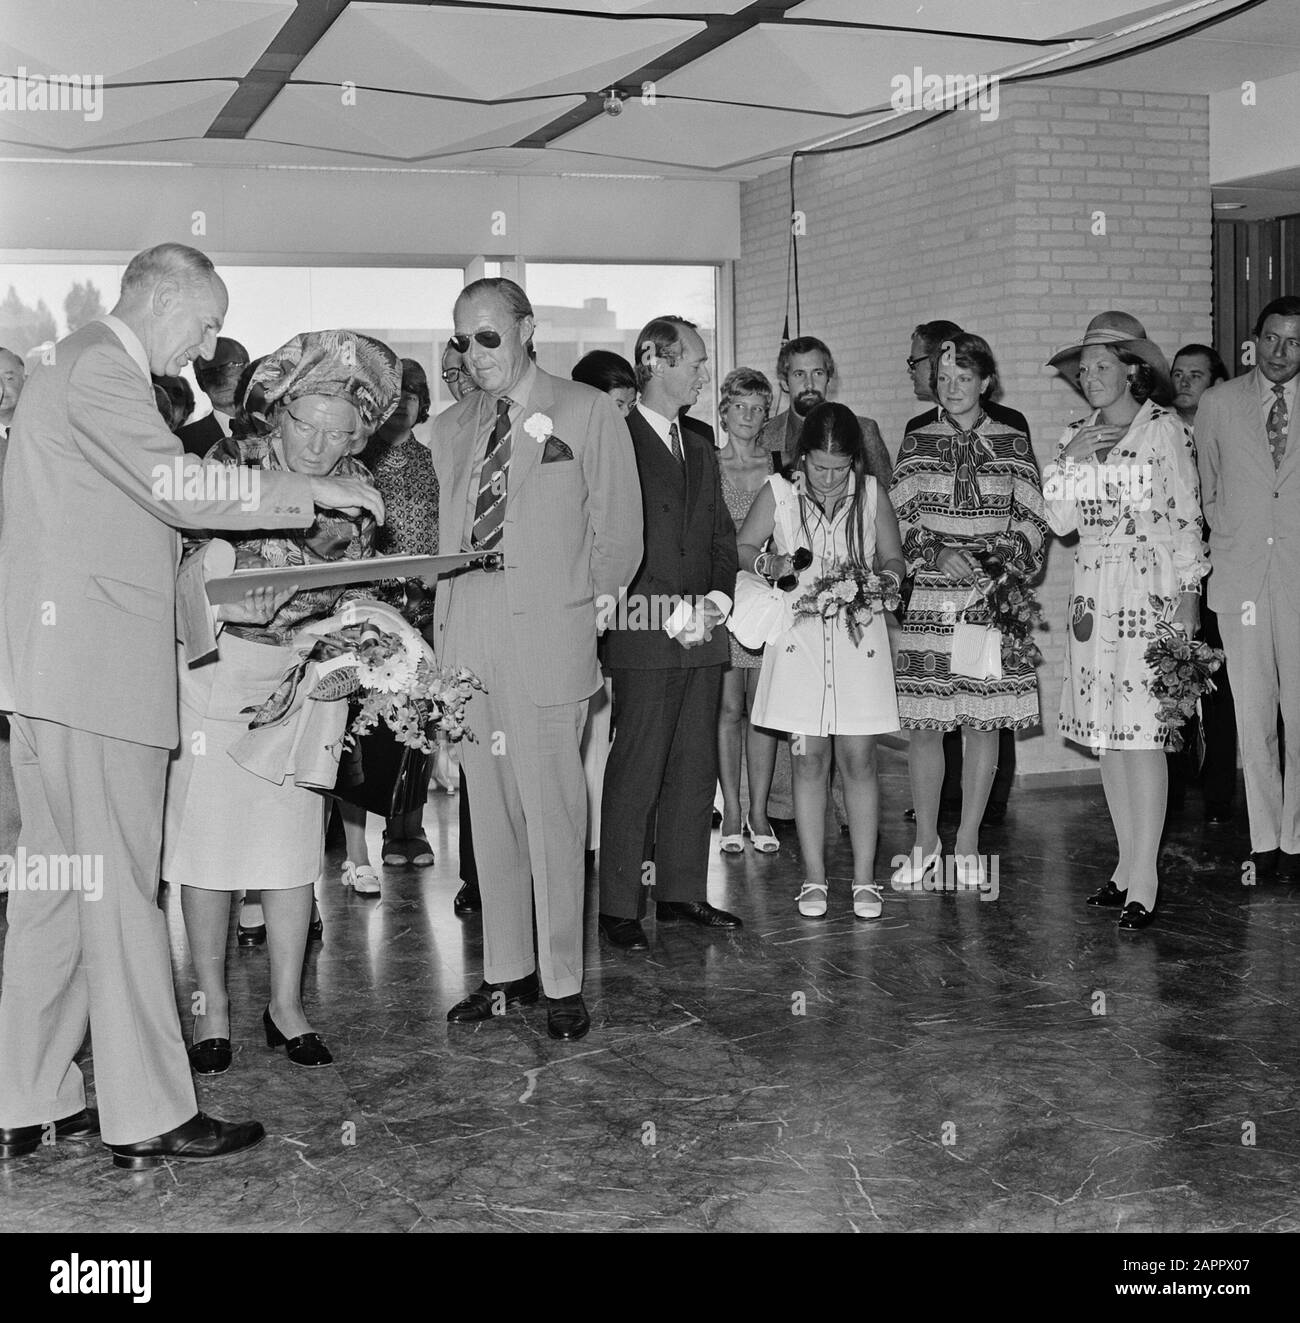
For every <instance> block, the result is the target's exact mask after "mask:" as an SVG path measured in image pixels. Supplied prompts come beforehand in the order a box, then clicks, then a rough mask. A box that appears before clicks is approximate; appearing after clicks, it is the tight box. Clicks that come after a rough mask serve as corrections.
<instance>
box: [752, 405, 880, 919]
mask: <svg viewBox="0 0 1300 1323" xmlns="http://www.w3.org/2000/svg"><path fill="white" fill-rule="evenodd" d="M793 477H794V480H793V481H792V480H790V479H787V478H784V477H782V476H781V475H780V474H775V473H774V474H773V475H772V476H771V477H770V478H768V479H767V482H766V483H765V484H764V486H763V489H762V490H761V491H760V492H759V494H758V495H757V496H756V497H755V498H754V503H753V505H752V506H751V507H750V510H749V514H748V515H746V516H745V523H744V526H743V527H742V528H741V531H740V533H739V535H738V536H737V538H736V541H737V543H738V555H739V561H740V564H741V565H742V566H743V567H745V568H747V569H748V568H753V570H754V572H755V573H757V574H766V575H767V576H768V577H769V578H773V579H778V580H779V579H781V578H783V577H784V576H786V575H788V574H793V573H795V572H796V571H795V570H794V553H795V552H796V551H797V550H799V549H800V548H805V549H806V550H808V551H810V552H811V553H812V555H811V558H810V560H809V563H808V564H807V565H806V566H805V568H804V569H802V570H801V571H798V576H799V577H798V583H797V585H796V587H795V589H794V592H795V594H797V595H800V596H801V595H802V594H803V593H805V592H807V591H808V589H809V587H810V586H811V585H812V583H813V582H814V581H815V580H816V579H818V578H820V577H821V576H823V575H825V574H827V573H829V572H830V571H831V567H832V566H833V565H836V564H840V565H843V564H845V563H849V562H851V563H852V564H853V565H854V566H855V567H856V568H857V569H858V570H865V571H869V572H870V571H873V570H874V571H876V572H878V573H879V574H880V575H881V576H882V578H883V577H886V576H892V580H893V586H894V587H895V588H897V586H898V585H899V584H900V583H901V581H902V576H903V557H902V548H901V547H900V546H899V541H898V525H897V523H896V521H895V519H894V512H893V510H892V508H891V507H890V504H889V501H888V499H887V497H886V496H885V495H884V494H883V493H881V491H880V488H879V484H878V483H877V482H876V479H875V478H873V477H871V476H870V474H868V472H867V447H866V440H865V438H864V437H863V434H862V427H861V425H860V424H859V423H858V420H857V418H855V417H854V415H853V411H852V410H851V409H849V408H847V407H846V406H845V405H843V404H819V405H818V406H817V407H816V408H814V409H813V410H811V412H810V413H809V414H808V417H807V419H806V420H805V422H804V425H803V430H802V431H801V432H800V434H799V440H798V444H797V449H796V451H795V459H794V464H793ZM768 538H772V539H773V544H774V547H775V550H774V551H773V552H771V553H768V554H765V555H760V554H759V553H760V549H761V548H762V547H763V546H765V545H766V543H767V540H768ZM801 563H802V562H801ZM796 600H797V597H796ZM751 720H752V721H754V722H755V723H756V724H757V725H760V726H765V727H767V728H768V729H770V730H783V731H788V732H790V762H791V765H792V767H793V769H794V809H795V821H796V823H797V825H798V831H799V849H800V853H801V854H802V855H803V864H804V868H805V870H806V875H805V881H804V884H803V886H802V888H801V889H800V891H799V895H798V896H797V897H796V898H795V900H796V904H797V905H798V908H799V913H800V914H803V915H805V916H806V917H808V918H821V917H822V916H823V915H825V913H826V902H827V895H828V889H827V881H826V859H825V834H826V791H827V785H826V783H827V779H828V774H829V772H830V765H831V755H832V750H833V752H834V757H835V761H836V765H837V766H838V767H839V771H840V776H841V777H842V778H843V781H844V800H845V805H846V807H847V809H848V818H849V836H850V839H851V840H852V842H853V913H854V914H855V915H856V916H857V917H858V918H860V919H875V918H879V917H880V914H881V913H882V910H883V897H882V896H881V893H880V888H879V887H877V886H876V885H875V856H876V835H877V828H878V826H879V819H880V786H879V782H878V781H877V778H876V736H877V735H883V734H887V733H889V732H891V731H895V730H897V729H898V704H897V702H896V701H895V698H894V668H893V665H892V663H891V660H890V651H889V635H888V631H887V628H886V623H885V617H884V614H883V613H878V614H876V616H875V617H874V619H873V620H872V621H871V623H870V624H869V625H868V626H867V627H866V628H865V630H864V631H863V634H862V636H861V638H860V640H859V642H858V643H857V644H856V645H855V644H854V642H853V640H852V639H851V638H850V637H849V631H848V628H847V626H846V625H845V624H844V622H843V620H842V619H841V618H840V617H838V616H836V617H833V618H830V619H821V618H820V617H815V616H813V617H808V616H798V617H795V619H794V622H793V624H792V625H791V626H790V628H789V629H787V630H786V631H785V632H784V633H783V634H781V635H780V636H779V637H778V638H777V640H776V641H775V642H774V643H769V644H768V645H767V647H766V648H764V649H763V666H762V669H761V671H760V673H759V679H758V689H757V692H756V693H755V695H754V707H753V710H752V713H751Z"/></svg>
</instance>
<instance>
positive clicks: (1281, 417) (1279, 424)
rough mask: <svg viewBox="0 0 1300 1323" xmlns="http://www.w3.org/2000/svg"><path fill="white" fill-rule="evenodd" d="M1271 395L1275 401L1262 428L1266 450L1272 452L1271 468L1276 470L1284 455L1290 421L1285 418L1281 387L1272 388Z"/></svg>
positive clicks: (1284, 401) (1283, 396)
mask: <svg viewBox="0 0 1300 1323" xmlns="http://www.w3.org/2000/svg"><path fill="white" fill-rule="evenodd" d="M1273 394H1274V395H1276V396H1277V399H1275V400H1274V401H1273V407H1272V408H1271V409H1270V410H1269V411H1268V421H1267V422H1266V423H1265V424H1264V427H1265V430H1266V431H1267V432H1268V448H1269V450H1270V451H1272V452H1273V467H1274V468H1277V467H1278V466H1279V465H1280V464H1281V463H1282V457H1283V456H1284V455H1285V454H1286V431H1287V428H1288V427H1289V426H1290V419H1288V418H1287V416H1286V395H1285V394H1284V393H1283V391H1282V387H1281V386H1274V387H1273Z"/></svg>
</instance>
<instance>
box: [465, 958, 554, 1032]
mask: <svg viewBox="0 0 1300 1323" xmlns="http://www.w3.org/2000/svg"><path fill="white" fill-rule="evenodd" d="M498 993H501V994H503V996H504V1000H502V997H501V996H498V995H497V994H498ZM540 995H541V988H540V987H539V986H538V983H537V971H536V970H534V971H533V972H532V973H531V974H525V975H524V977H523V978H517V979H515V980H513V981H512V982H510V983H489V982H487V980H486V979H485V980H484V981H483V982H482V983H480V984H479V985H478V987H477V989H476V990H475V991H473V992H471V993H470V994H469V996H468V997H466V998H465V1000H464V1001H458V1002H457V1003H456V1004H455V1005H454V1006H453V1007H452V1008H451V1010H449V1011H448V1012H447V1023H448V1024H479V1023H480V1022H481V1021H483V1020H490V1019H492V1018H493V1016H495V1015H497V1014H499V1013H502V1012H505V1011H507V1010H509V1009H510V1007H511V1006H531V1005H532V1004H533V1002H535V1001H536V1000H537V998H538V997H539V996H540Z"/></svg>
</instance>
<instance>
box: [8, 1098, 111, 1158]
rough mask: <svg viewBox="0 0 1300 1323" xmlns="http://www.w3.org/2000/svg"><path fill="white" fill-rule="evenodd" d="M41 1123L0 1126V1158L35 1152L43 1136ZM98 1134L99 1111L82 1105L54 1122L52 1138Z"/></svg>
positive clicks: (92, 1136)
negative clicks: (77, 1110)
mask: <svg viewBox="0 0 1300 1323" xmlns="http://www.w3.org/2000/svg"><path fill="white" fill-rule="evenodd" d="M45 1132H46V1127H45V1126H43V1125H18V1126H0V1158H21V1157H25V1156H26V1155H27V1154H28V1153H35V1152H36V1150H37V1149H38V1148H40V1146H41V1140H42V1139H43V1138H44V1137H45ZM98 1134H99V1113H98V1112H97V1111H96V1110H95V1109H94V1108H93V1107H83V1108H82V1109H81V1111H79V1112H73V1114H72V1115H71V1116H65V1117H64V1118H63V1120H62V1121H55V1123H54V1138H55V1141H56V1142H57V1141H58V1140H60V1139H94V1138H96V1137H97V1136H98Z"/></svg>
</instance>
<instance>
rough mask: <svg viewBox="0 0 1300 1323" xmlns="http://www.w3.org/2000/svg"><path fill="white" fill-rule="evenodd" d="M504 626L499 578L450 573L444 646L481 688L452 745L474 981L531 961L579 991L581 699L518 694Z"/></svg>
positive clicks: (521, 971) (552, 988) (549, 978)
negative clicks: (476, 955) (479, 916)
mask: <svg viewBox="0 0 1300 1323" xmlns="http://www.w3.org/2000/svg"><path fill="white" fill-rule="evenodd" d="M512 628H513V622H512V620H511V617H510V610H509V605H508V601H507V597H506V592H505V580H504V576H503V575H500V574H471V575H466V576H463V577H462V578H459V579H457V580H456V583H455V589H454V596H453V597H452V602H451V607H450V610H449V613H448V619H447V635H448V643H447V652H448V656H449V657H453V658H454V662H455V664H456V665H463V666H468V667H470V668H471V669H472V670H473V671H474V672H475V673H476V674H477V675H478V677H479V678H480V679H481V680H482V681H483V683H484V684H485V685H486V686H487V692H486V693H475V694H474V696H473V698H472V699H471V700H470V702H469V704H468V706H467V707H466V709H465V711H466V718H467V724H468V728H469V730H470V731H471V732H472V733H473V735H474V739H473V740H467V741H466V742H465V744H464V745H463V747H462V750H461V759H462V761H463V762H464V764H465V778H466V781H467V783H468V784H469V785H472V786H473V787H474V793H473V795H472V796H471V797H470V815H471V819H472V821H473V836H474V858H475V863H476V867H477V871H478V875H479V894H480V896H481V897H482V901H483V977H484V978H485V979H486V980H487V981H488V982H489V983H508V982H513V981H514V980H515V979H520V978H523V977H525V976H526V975H528V974H531V973H532V972H533V970H534V969H536V968H537V967H538V963H539V961H538V955H537V949H536V948H535V947H534V944H533V907H534V902H535V901H536V904H537V926H538V943H539V946H540V951H541V957H540V964H541V977H542V983H543V986H544V987H545V989H546V992H547V995H548V996H552V997H564V996H569V995H571V994H572V993H574V992H578V991H580V990H581V986H582V897H583V882H584V872H585V863H584V859H583V844H584V834H585V831H586V813H587V799H586V783H585V781H584V780H583V776H582V761H581V758H580V757H579V754H578V741H579V739H580V737H581V735H582V726H583V722H584V721H585V720H586V711H587V708H586V703H585V702H580V703H564V704H558V705H556V706H554V707H546V708H540V707H538V706H537V705H536V704H535V703H533V701H532V700H531V699H530V698H529V696H528V692H527V688H526V686H525V683H524V677H523V676H522V675H520V674H519V673H518V671H517V669H516V666H515V663H514V654H513V650H512V649H511V647H510V645H509V642H508V640H509V638H510V631H511V629H512Z"/></svg>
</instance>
